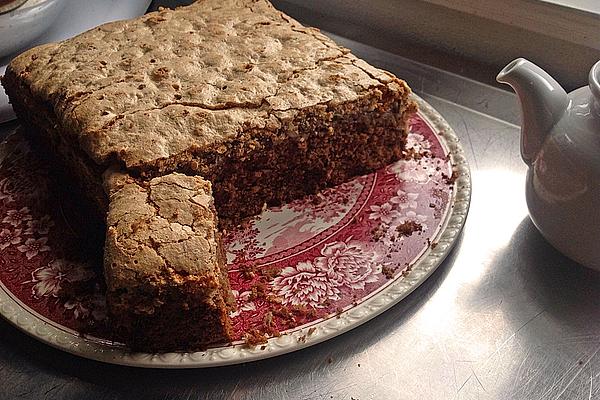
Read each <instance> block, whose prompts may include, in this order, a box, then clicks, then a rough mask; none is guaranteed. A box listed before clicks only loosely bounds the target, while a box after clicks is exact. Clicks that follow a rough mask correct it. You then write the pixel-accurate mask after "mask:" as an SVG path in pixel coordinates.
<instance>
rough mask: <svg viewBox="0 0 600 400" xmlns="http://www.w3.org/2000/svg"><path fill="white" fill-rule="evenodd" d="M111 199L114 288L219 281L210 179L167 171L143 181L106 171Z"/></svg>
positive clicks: (109, 232)
mask: <svg viewBox="0 0 600 400" xmlns="http://www.w3.org/2000/svg"><path fill="white" fill-rule="evenodd" d="M105 186H106V190H107V192H108V193H109V194H110V198H111V203H110V209H109V212H108V215H107V221H106V224H107V236H106V249H105V257H106V258H107V262H108V265H111V266H112V265H113V264H114V266H115V267H109V268H107V269H106V277H107V280H109V281H110V282H109V283H111V284H109V286H110V287H118V286H123V285H125V286H127V285H129V286H132V287H134V286H138V285H140V283H139V281H140V280H141V281H143V282H145V283H146V284H157V283H160V282H161V281H162V280H165V279H167V278H168V279H172V280H175V281H176V283H183V282H185V281H189V280H197V281H198V283H200V284H202V285H204V286H206V287H212V288H216V287H218V285H219V276H218V273H219V269H218V268H219V266H218V264H217V262H216V260H217V259H218V257H219V255H218V251H219V250H218V244H217V241H218V238H217V237H216V234H215V232H216V229H217V217H216V214H215V211H214V207H213V201H212V196H211V186H210V182H208V181H205V180H203V179H202V178H200V177H197V176H187V175H182V174H177V173H174V174H169V175H165V176H162V177H158V178H154V179H151V180H150V181H146V182H140V181H136V180H134V179H133V178H131V177H130V176H129V175H127V174H123V173H120V172H113V171H111V170H109V171H107V172H106V174H105Z"/></svg>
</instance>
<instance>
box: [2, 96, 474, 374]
mask: <svg viewBox="0 0 600 400" xmlns="http://www.w3.org/2000/svg"><path fill="white" fill-rule="evenodd" d="M411 96H412V97H413V99H414V100H415V101H416V102H417V103H418V105H419V114H420V115H422V116H423V117H424V119H425V121H426V122H427V123H428V124H430V125H431V126H432V128H434V129H433V130H434V133H435V135H436V136H437V138H438V140H439V141H440V143H441V144H442V146H443V147H444V148H445V150H447V151H448V153H449V157H450V160H451V164H452V166H453V168H454V169H455V170H456V171H457V172H458V178H457V179H456V181H455V187H454V190H453V191H452V201H451V202H450V205H449V209H448V211H447V214H446V216H445V218H444V221H443V223H442V224H441V228H440V229H439V231H438V233H437V235H436V236H435V238H434V241H432V242H433V243H437V244H438V246H436V247H435V248H432V247H431V246H430V247H429V248H428V249H427V250H426V251H424V252H423V254H421V256H420V257H419V258H418V260H417V261H416V262H415V263H414V264H413V265H412V266H411V270H410V272H408V273H407V274H406V275H405V276H400V277H398V278H396V279H395V281H394V282H392V283H391V284H390V285H388V286H387V287H386V288H385V289H383V290H381V291H380V292H379V293H377V294H376V295H374V296H372V297H369V298H368V299H367V300H365V301H363V302H361V303H359V304H358V305H356V306H354V307H352V308H350V309H348V310H346V311H344V312H342V313H340V314H338V315H337V316H334V317H330V318H328V319H324V320H322V321H320V322H317V323H314V324H309V325H308V326H305V327H303V328H300V329H298V330H295V331H293V332H290V333H286V334H284V335H282V336H280V337H275V338H270V339H269V340H268V342H267V343H266V344H264V345H263V346H260V345H259V346H256V347H249V346H246V345H244V344H237V345H228V346H222V347H215V348H210V349H208V350H205V351H199V352H193V353H179V352H178V353H159V354H151V353H132V352H129V351H127V350H126V349H125V348H124V347H122V346H119V345H116V344H109V343H106V344H104V343H99V342H98V341H97V339H94V340H89V339H86V338H85V336H78V335H75V334H72V333H69V332H66V331H64V330H61V329H59V328H57V327H55V326H52V325H50V324H48V323H47V322H45V321H44V320H43V319H42V318H40V317H39V316H37V315H36V313H34V312H32V311H28V310H27V308H26V306H23V305H22V304H21V302H20V301H17V300H15V299H14V298H13V296H11V294H10V293H8V290H7V289H6V287H5V286H4V284H3V283H2V282H0V289H1V290H0V315H2V317H3V318H4V319H5V320H7V321H8V322H9V323H11V324H12V325H13V326H15V327H16V328H17V329H19V330H21V331H22V332H24V333H26V334H28V335H29V336H31V337H33V338H35V339H37V340H39V341H40V342H42V343H44V344H47V345H49V346H51V347H54V348H56V349H59V350H62V351H65V352H67V353H70V354H73V355H76V356H80V357H84V358H88V359H91V360H95V361H100V362H105V363H110V364H117V365H125V366H131V367H142V368H173V369H177V368H207V367H217V366H225V365H234V364H241V363H246V362H250V361H258V360H263V359H266V358H271V357H275V356H279V355H283V354H287V353H291V352H293V351H297V350H301V349H304V348H306V347H309V346H313V345H316V344H318V343H322V342H324V341H326V340H329V339H332V338H334V337H336V336H338V335H341V334H343V333H346V332H348V331H350V330H352V329H354V328H356V327H358V326H360V325H362V324H364V323H366V322H368V321H370V320H371V319H373V318H375V317H377V316H378V315H380V314H381V313H383V312H385V311H387V310H388V309H389V308H391V307H392V306H394V305H396V304H398V303H399V302H400V301H402V300H403V299H404V298H405V297H407V296H408V295H409V294H410V293H412V292H413V291H414V290H415V289H416V288H417V287H419V286H420V285H421V284H422V283H423V282H425V281H426V280H427V278H429V277H430V276H431V275H432V274H433V272H435V271H436V270H437V268H438V267H439V266H440V265H441V264H442V262H443V261H444V259H445V258H446V257H447V256H448V254H449V253H450V252H451V251H452V249H453V248H454V245H455V244H456V242H457V239H458V237H459V235H460V232H461V231H462V228H463V226H464V223H465V220H466V217H467V214H468V210H469V205H470V200H471V174H470V169H469V166H468V163H467V160H466V158H465V155H464V152H463V149H462V147H461V145H460V143H459V140H458V137H457V136H456V134H455V133H454V131H453V130H452V128H451V127H450V126H449V125H448V123H447V122H446V121H445V120H444V118H443V117H442V116H441V115H440V114H439V113H438V112H437V111H436V110H435V109H434V108H433V107H432V106H431V105H429V104H428V103H427V102H426V101H425V100H423V99H421V98H420V97H419V96H417V95H416V94H412V95H411ZM458 205H460V207H457V206H458ZM453 220H454V223H453V224H452V226H450V225H451V222H452V221H453ZM441 242H445V245H444V246H439V243H441ZM438 248H439V249H438ZM378 301H379V302H383V303H382V304H376V303H377V302H378ZM11 309H12V313H11V312H10V311H11ZM357 314H358V316H357ZM43 330H47V331H48V332H47V333H45V334H44V333H41V332H42V331H43Z"/></svg>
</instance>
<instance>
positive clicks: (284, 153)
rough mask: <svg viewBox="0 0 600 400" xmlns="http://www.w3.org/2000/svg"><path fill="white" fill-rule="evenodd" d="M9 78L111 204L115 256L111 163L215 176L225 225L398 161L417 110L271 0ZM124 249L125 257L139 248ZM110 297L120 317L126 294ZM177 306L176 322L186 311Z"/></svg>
mask: <svg viewBox="0 0 600 400" xmlns="http://www.w3.org/2000/svg"><path fill="white" fill-rule="evenodd" d="M2 83H3V85H4V86H5V88H6V91H7V93H8V95H9V98H10V101H11V103H12V104H13V108H14V109H15V111H16V113H17V115H18V116H19V118H20V119H21V121H22V122H23V123H24V124H25V125H26V126H27V127H28V128H29V129H28V132H29V133H28V134H29V135H30V136H31V137H32V140H33V141H35V142H36V143H39V144H41V146H42V147H43V148H44V149H47V151H48V152H49V153H52V154H53V155H54V156H56V158H57V160H59V161H60V164H62V166H63V169H64V171H66V174H67V175H69V178H68V179H70V180H71V181H72V182H73V183H75V184H76V185H77V186H78V187H79V188H80V189H81V192H82V193H84V194H85V196H87V198H88V201H90V202H91V203H93V204H95V206H96V209H97V210H98V213H99V215H101V216H102V217H103V216H104V215H106V212H107V211H108V212H109V222H108V226H109V229H108V239H107V240H109V242H107V252H108V250H109V248H110V246H111V242H110V240H111V235H114V233H115V232H114V229H111V221H112V220H111V219H110V218H111V217H110V213H111V212H113V213H114V211H113V210H114V205H111V204H110V203H111V202H113V201H114V196H115V194H114V193H113V192H112V191H111V190H108V191H105V190H104V186H103V178H102V177H103V176H105V175H106V171H107V170H109V171H114V170H117V171H122V173H124V174H126V175H127V176H129V177H130V179H133V180H134V181H135V182H138V183H136V184H135V185H138V187H139V188H140V189H139V190H142V189H144V190H148V188H149V186H148V185H149V183H148V182H155V181H154V179H157V178H158V179H160V178H161V177H166V176H171V174H174V173H177V174H184V175H188V176H192V177H202V179H203V180H204V181H209V182H211V183H212V192H213V195H214V205H215V208H216V211H217V213H218V215H219V221H220V227H221V228H223V227H228V226H232V225H235V224H237V223H239V222H241V221H242V220H244V219H246V218H248V217H250V216H253V215H256V214H259V213H260V212H261V210H263V209H264V207H265V206H274V205H279V204H281V203H282V202H285V201H289V200H292V199H296V198H299V197H302V196H304V195H307V194H313V193H315V192H317V191H318V190H320V189H322V188H325V187H329V186H333V185H337V184H339V183H342V182H344V181H347V180H349V179H351V178H352V177H354V176H357V175H361V174H365V173H368V172H371V171H373V170H376V169H378V168H381V167H383V166H385V165H387V164H389V163H391V162H393V161H395V160H398V159H399V158H401V157H402V156H403V152H404V149H405V142H406V134H407V121H408V118H409V116H410V114H411V113H413V112H414V111H415V110H416V105H415V103H414V102H413V101H412V100H411V99H410V98H409V94H410V89H409V87H408V86H407V85H406V83H405V82H403V81H401V80H399V79H398V78H396V77H395V76H394V75H392V74H390V73H388V72H385V71H382V70H379V69H377V68H374V67H372V66H370V65H369V64H367V63H366V62H364V61H362V60H360V59H358V58H357V57H355V56H354V55H352V54H351V53H350V51H349V50H348V49H345V48H343V47H340V46H338V45H336V44H335V43H334V42H333V41H332V40H330V39H329V38H327V37H326V36H325V35H323V34H321V33H320V32H319V31H318V30H317V29H313V28H307V27H304V26H302V25H301V24H299V23H298V22H296V21H295V20H293V19H292V18H290V17H288V16H286V15H285V14H283V13H281V12H280V11H278V10H276V9H275V8H274V7H273V6H272V5H271V4H270V3H269V2H268V1H266V0H200V1H197V2H196V3H194V4H192V5H190V6H187V7H182V8H178V9H175V10H166V9H165V10H160V11H158V12H155V13H151V14H148V15H145V16H143V17H140V18H137V19H133V20H129V21H119V22H114V23H109V24H106V25H102V26H100V27H98V28H95V29H93V30H90V31H88V32H85V33H83V34H81V35H79V36H76V37H74V38H72V39H69V40H66V41H64V42H61V43H54V44H47V45H44V46H40V47H36V48H34V49H31V50H29V51H26V52H25V53H23V54H21V55H20V56H18V57H17V58H15V59H14V60H13V61H12V62H11V63H10V65H9V67H8V69H7V72H6V75H5V76H4V78H3V79H2ZM176 176H177V177H178V179H180V178H181V175H176ZM194 179H199V178H194ZM140 185H141V186H140ZM170 187H172V188H173V189H174V190H175V189H177V188H178V186H177V185H172V186H170ZM136 190H137V189H136ZM177 190H179V189H177ZM110 193H113V194H112V195H111V194H110ZM142 197H143V196H142ZM139 201H142V199H140V200H139ZM127 204H129V205H130V206H131V207H134V206H135V205H136V204H137V200H136V201H135V202H130V203H124V204H123V205H122V206H123V207H126V206H127ZM150 211H151V210H150ZM215 221H216V220H215ZM113 222H114V221H113ZM130 234H131V232H130ZM215 237H217V236H215ZM123 238H124V237H123ZM128 240H129V239H128ZM215 240H217V241H218V238H217V239H215ZM187 251H191V249H188V250H187ZM192 256H193V253H190V257H192ZM110 257H112V256H110ZM119 257H121V258H123V259H121V260H120V261H119V262H118V263H117V265H124V264H125V262H126V260H125V258H126V257H132V259H133V258H134V257H136V255H135V252H133V251H130V252H127V256H126V255H125V254H122V255H120V256H119ZM105 259H107V258H106V257H105ZM180 261H182V260H178V262H180ZM111 265H112V264H111V263H109V264H107V265H105V268H106V269H107V271H106V275H107V279H108V281H109V282H110V279H111V278H110V277H111ZM127 265H129V266H130V267H131V268H143V266H141V265H140V264H139V263H138V264H137V267H134V266H132V265H131V263H129V264H127ZM119 268H120V267H119ZM215 268H216V267H215ZM134 281H135V279H133V278H132V279H131V280H130V281H128V282H129V283H127V284H126V285H130V284H131V285H133V284H134ZM109 286H110V285H109ZM184 286H185V285H184ZM182 287H183V286H181V287H179V288H182ZM221 287H222V288H224V287H225V285H224V284H223V285H222V286H221ZM176 288H177V286H174V287H173V288H172V289H173V290H178V289H176ZM202 290H204V289H202ZM201 292H202V291H201ZM138 293H140V295H142V294H141V293H144V294H143V295H144V296H148V299H146V300H150V298H152V296H154V292H153V291H148V292H147V293H146V292H145V291H140V292H138ZM202 293H205V294H206V293H207V292H202ZM109 296H114V298H113V299H112V300H111V301H110V302H109V303H110V304H112V305H113V306H112V307H111V310H112V311H113V315H114V312H115V311H116V305H117V304H121V303H120V301H121V300H122V299H120V298H118V297H119V296H123V292H122V291H119V290H115V291H112V292H109ZM167 297H168V296H167ZM168 298H170V297H168ZM190 299H191V298H190ZM109 300H110V299H109ZM144 301H145V300H144ZM161 301H162V300H161ZM175 303H176V304H174V305H173V306H172V307H173V308H172V309H171V311H172V312H173V313H174V314H172V315H170V317H169V318H178V317H177V315H175V314H176V313H175V311H176V308H177V307H181V309H182V310H184V309H185V307H184V305H183V303H177V301H175ZM188 306H189V304H188ZM185 315H188V314H186V312H182V316H181V317H180V318H185ZM161 318H166V317H165V316H163V317H161ZM220 318H221V317H220V314H219V315H217V316H215V317H214V318H213V320H215V321H216V320H220ZM149 321H150V320H149ZM215 329H221V330H222V331H223V332H226V330H227V329H225V325H222V326H221V327H216V326H215ZM182 334H183V333H182ZM186 334H187V333H186ZM224 336H226V335H224ZM186 340H188V339H186ZM190 340H191V339H190ZM203 340H204V339H201V338H200V337H199V338H198V340H196V341H194V340H191V342H190V343H192V344H193V345H191V347H198V346H202V341H203ZM183 342H184V340H183V339H182V340H181V341H180V342H179V343H183ZM134 343H143V345H140V346H149V347H152V346H151V344H152V343H151V340H150V339H149V340H147V341H145V342H144V341H143V340H142V339H139V340H138V339H135V342H134ZM206 343H209V342H206ZM206 343H205V344H206ZM210 343H212V342H211V341H210ZM140 346H137V345H136V347H140ZM155 347H156V346H155Z"/></svg>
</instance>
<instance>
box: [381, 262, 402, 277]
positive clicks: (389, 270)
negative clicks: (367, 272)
mask: <svg viewBox="0 0 600 400" xmlns="http://www.w3.org/2000/svg"><path fill="white" fill-rule="evenodd" d="M397 268H398V267H397V266H391V265H384V266H383V267H381V273H382V274H383V276H385V277H386V278H387V279H392V278H393V277H394V274H395V273H396V269H397Z"/></svg>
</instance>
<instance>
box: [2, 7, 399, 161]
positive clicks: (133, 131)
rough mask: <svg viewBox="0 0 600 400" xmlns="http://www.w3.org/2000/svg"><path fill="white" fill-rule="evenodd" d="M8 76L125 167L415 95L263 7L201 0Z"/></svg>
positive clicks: (98, 32)
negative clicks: (363, 103)
mask: <svg viewBox="0 0 600 400" xmlns="http://www.w3.org/2000/svg"><path fill="white" fill-rule="evenodd" d="M9 68H10V69H11V70H12V71H13V72H14V73H15V75H17V76H18V77H19V78H20V81H21V84H22V85H23V86H25V87H26V88H27V89H28V90H29V91H30V93H31V94H32V95H33V96H34V97H35V98H37V99H38V100H41V101H44V102H46V103H47V105H48V106H49V107H50V108H51V109H52V110H53V113H54V114H55V115H56V118H57V120H58V123H59V124H60V125H61V130H62V132H64V133H68V134H69V135H74V137H75V138H76V139H77V141H78V143H79V145H80V146H81V147H82V148H83V150H84V151H85V152H86V153H87V154H88V155H89V156H90V157H91V158H92V160H93V161H94V162H96V163H98V164H108V163H110V162H115V161H120V162H122V163H123V164H125V165H126V166H127V167H141V166H144V165H145V164H149V163H150V164H152V163H153V162H156V161H157V160H159V159H165V158H170V157H174V156H177V155H179V154H184V153H186V152H193V151H195V150H198V149H200V150H202V149H211V148H212V149H218V148H219V146H220V145H222V143H224V142H225V141H228V140H231V139H233V138H235V137H237V136H239V135H241V133H242V132H252V131H255V130H257V129H259V130H264V129H267V130H270V131H276V130H277V129H278V128H280V127H282V126H288V125H289V121H291V120H292V119H293V118H294V117H295V116H296V115H297V113H298V112H299V110H302V109H306V108H308V107H313V106H319V105H327V106H335V105H337V104H341V103H346V102H351V101H356V100H359V99H361V98H365V97H369V98H372V97H377V96H381V95H382V93H383V91H388V92H389V91H391V92H394V93H396V94H397V96H399V97H404V96H406V95H407V94H408V93H409V91H410V89H408V87H407V86H406V85H405V83H404V82H403V81H400V80H398V79H397V78H395V77H394V76H393V75H391V74H389V73H387V72H384V71H381V70H379V69H376V68H374V67H371V66H369V65H368V64H367V63H365V62H364V61H362V60H360V59H358V58H356V57H355V56H353V55H352V54H350V52H349V50H348V49H345V48H342V47H339V46H337V45H336V44H335V43H334V42H333V41H331V40H330V39H328V38H327V37H326V36H324V35H323V34H321V33H320V32H319V31H318V30H316V29H313V28H306V27H303V26H302V25H300V24H299V23H298V22H296V21H295V20H293V19H291V18H289V17H288V16H286V15H285V14H283V13H281V12H279V11H278V10H276V9H275V8H273V6H272V5H271V4H270V3H269V2H268V1H266V0H201V1H198V2H196V3H194V4H192V5H190V6H187V7H182V8H178V9H176V10H161V11H158V12H155V13H151V14H148V15H145V16H143V17H140V18H138V19H134V20H130V21H119V22H114V23H109V24H106V25H102V26H100V27H98V28H95V29H93V30H90V31H88V32H85V33H83V34H81V35H79V36H77V37H75V38H72V39H69V40H66V41H64V42H61V43H57V44H48V45H44V46H40V47H36V48H34V49H31V50H29V51H27V52H25V53H23V54H21V55H20V56H18V57H17V58H16V59H14V60H13V61H12V62H11V64H10V66H9ZM286 129H287V128H286Z"/></svg>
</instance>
